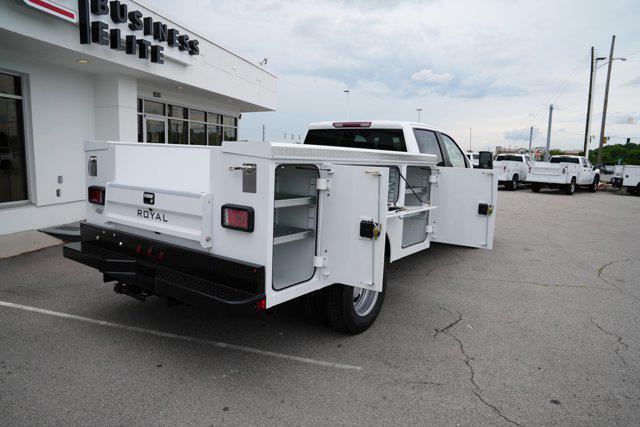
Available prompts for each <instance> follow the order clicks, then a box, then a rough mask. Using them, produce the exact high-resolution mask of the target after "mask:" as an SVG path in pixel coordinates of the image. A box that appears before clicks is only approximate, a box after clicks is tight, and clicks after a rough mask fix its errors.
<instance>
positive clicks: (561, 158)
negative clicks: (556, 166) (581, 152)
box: [549, 156, 580, 164]
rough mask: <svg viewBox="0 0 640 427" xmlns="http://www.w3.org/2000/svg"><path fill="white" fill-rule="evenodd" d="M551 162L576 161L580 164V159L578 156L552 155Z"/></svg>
mask: <svg viewBox="0 0 640 427" xmlns="http://www.w3.org/2000/svg"><path fill="white" fill-rule="evenodd" d="M549 163H575V164H580V159H579V158H577V157H563V156H559V157H552V158H551V160H549Z"/></svg>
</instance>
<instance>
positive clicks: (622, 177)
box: [611, 165, 640, 196]
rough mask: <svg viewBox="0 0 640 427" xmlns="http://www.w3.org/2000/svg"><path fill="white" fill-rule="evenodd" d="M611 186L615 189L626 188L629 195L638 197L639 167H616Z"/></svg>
mask: <svg viewBox="0 0 640 427" xmlns="http://www.w3.org/2000/svg"><path fill="white" fill-rule="evenodd" d="M611 185H612V186H614V187H616V188H626V189H627V191H628V192H629V193H630V194H635V195H636V196H640V166H638V165H626V166H621V167H620V168H618V166H616V172H615V173H614V176H613V177H612V178H611Z"/></svg>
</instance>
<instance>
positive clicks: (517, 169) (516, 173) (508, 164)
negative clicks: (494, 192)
mask: <svg viewBox="0 0 640 427" xmlns="http://www.w3.org/2000/svg"><path fill="white" fill-rule="evenodd" d="M532 163H533V161H532V160H531V156H529V155H528V154H498V157H496V160H495V161H494V162H493V168H494V169H496V170H497V173H498V185H504V188H506V189H507V190H511V191H515V190H516V189H517V188H518V184H519V183H521V182H525V180H526V179H527V174H528V172H529V168H530V167H531V164H532Z"/></svg>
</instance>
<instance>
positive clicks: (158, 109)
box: [144, 100, 165, 116]
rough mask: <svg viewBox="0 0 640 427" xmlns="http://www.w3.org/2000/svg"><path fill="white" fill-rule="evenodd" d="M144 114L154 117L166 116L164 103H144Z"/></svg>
mask: <svg viewBox="0 0 640 427" xmlns="http://www.w3.org/2000/svg"><path fill="white" fill-rule="evenodd" d="M144 113H145V114H153V115H154V116H164V115H165V113H164V104H163V103H162V102H155V101H146V100H145V101H144Z"/></svg>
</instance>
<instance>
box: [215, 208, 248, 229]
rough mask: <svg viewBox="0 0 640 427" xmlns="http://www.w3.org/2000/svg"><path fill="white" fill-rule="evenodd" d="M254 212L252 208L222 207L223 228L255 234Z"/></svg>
mask: <svg viewBox="0 0 640 427" xmlns="http://www.w3.org/2000/svg"><path fill="white" fill-rule="evenodd" d="M253 221H254V212H253V208H252V207H250V206H239V205H224V206H222V221H221V222H222V226H223V227H224V228H230V229H232V230H240V231H246V232H249V233H252V232H253Z"/></svg>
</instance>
